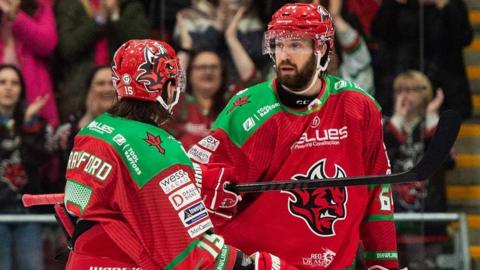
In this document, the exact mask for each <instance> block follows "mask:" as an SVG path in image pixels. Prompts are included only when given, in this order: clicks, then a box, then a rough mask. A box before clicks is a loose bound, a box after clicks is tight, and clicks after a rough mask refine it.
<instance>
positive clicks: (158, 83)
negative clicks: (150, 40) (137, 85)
mask: <svg viewBox="0 0 480 270" xmlns="http://www.w3.org/2000/svg"><path fill="white" fill-rule="evenodd" d="M155 47H157V49H158V53H155V52H154V51H153V50H152V48H150V47H146V48H145V62H144V63H143V64H142V65H140V66H139V67H138V71H140V74H139V75H138V76H137V81H139V82H141V83H143V84H144V86H145V89H146V90H147V91H152V92H153V91H161V90H162V87H163V83H164V82H163V78H162V77H161V76H162V74H163V73H162V72H161V70H160V69H161V68H162V65H161V61H160V58H165V59H168V54H167V50H166V49H165V48H164V47H163V46H162V45H160V44H156V45H155ZM166 68H167V69H168V70H170V71H172V70H174V67H173V66H172V65H170V64H167V66H166Z"/></svg>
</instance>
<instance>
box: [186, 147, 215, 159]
mask: <svg viewBox="0 0 480 270" xmlns="http://www.w3.org/2000/svg"><path fill="white" fill-rule="evenodd" d="M211 155H212V153H211V152H209V151H207V150H205V149H202V148H200V147H198V146H197V145H194V146H192V148H190V150H189V151H188V156H189V157H190V158H191V159H193V160H194V161H196V162H199V163H203V164H205V163H208V161H210V156H211Z"/></svg>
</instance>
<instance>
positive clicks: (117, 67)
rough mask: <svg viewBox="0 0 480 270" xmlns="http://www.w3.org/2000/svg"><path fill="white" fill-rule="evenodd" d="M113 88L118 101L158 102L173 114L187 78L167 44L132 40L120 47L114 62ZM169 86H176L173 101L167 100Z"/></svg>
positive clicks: (148, 40)
mask: <svg viewBox="0 0 480 270" xmlns="http://www.w3.org/2000/svg"><path fill="white" fill-rule="evenodd" d="M112 71H113V78H112V79H113V85H114V86H115V89H116V91H117V94H118V97H119V99H123V98H130V99H138V100H143V101H150V102H159V103H160V104H161V105H162V106H163V107H164V108H165V109H166V110H167V111H171V110H172V108H173V106H175V104H176V103H177V102H178V98H179V96H180V92H182V91H183V90H184V86H185V79H184V77H183V71H182V69H181V67H180V64H179V60H178V58H177V56H176V54H175V51H174V50H173V48H172V47H171V46H170V45H168V44H167V43H165V42H161V41H156V40H151V39H143V40H129V41H127V42H125V43H124V44H123V45H121V46H120V48H118V50H117V51H116V52H115V55H114V57H113V63H112ZM167 83H171V84H172V85H173V86H175V88H176V90H175V94H174V98H173V100H172V101H171V102H168V101H167V98H166V97H167V95H166V93H164V91H166V87H165V86H166V85H167Z"/></svg>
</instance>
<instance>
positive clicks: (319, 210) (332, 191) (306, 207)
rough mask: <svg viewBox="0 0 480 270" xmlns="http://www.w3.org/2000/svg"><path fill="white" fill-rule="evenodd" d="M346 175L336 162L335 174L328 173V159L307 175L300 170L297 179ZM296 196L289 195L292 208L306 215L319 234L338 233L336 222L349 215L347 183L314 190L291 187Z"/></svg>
mask: <svg viewBox="0 0 480 270" xmlns="http://www.w3.org/2000/svg"><path fill="white" fill-rule="evenodd" d="M340 177H346V174H345V171H344V170H343V169H342V168H341V167H340V166H338V165H337V164H335V174H334V175H333V176H331V177H330V176H327V173H326V159H322V160H320V161H318V162H317V163H315V164H314V165H313V166H312V167H310V169H308V172H307V174H306V175H303V174H297V175H294V176H293V179H294V180H302V179H326V178H340ZM288 193H290V194H291V195H292V196H293V197H290V198H289V199H288V210H289V211H290V213H291V214H292V215H294V216H296V217H299V218H302V219H303V220H304V221H305V222H306V223H307V225H308V226H309V228H310V229H311V230H312V231H313V232H314V233H315V234H316V235H318V236H324V237H325V236H334V235H335V229H334V225H335V222H336V221H338V220H343V219H345V217H346V216H347V210H346V208H345V205H346V202H347V199H348V192H347V189H346V188H345V187H331V188H317V189H312V190H292V191H288Z"/></svg>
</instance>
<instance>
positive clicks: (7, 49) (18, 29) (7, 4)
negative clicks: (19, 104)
mask: <svg viewBox="0 0 480 270" xmlns="http://www.w3.org/2000/svg"><path fill="white" fill-rule="evenodd" d="M51 2H52V1H51V0H1V1H0V11H1V13H2V16H1V27H2V34H1V36H0V63H4V64H12V65H16V66H18V67H19V68H20V69H21V70H22V73H23V75H24V78H25V87H26V88H25V91H26V93H25V94H26V99H27V102H28V104H30V103H32V102H33V101H34V100H36V99H37V97H40V96H45V95H48V96H50V98H49V99H48V100H47V104H45V106H44V107H43V109H42V111H41V115H42V116H43V117H44V118H45V119H47V121H48V122H49V123H50V124H51V125H52V126H57V125H58V123H59V119H58V112H57V105H56V103H55V98H54V94H53V83H52V78H51V74H50V67H49V57H50V56H51V55H52V54H53V51H54V49H55V46H56V45H57V31H56V28H55V18H54V16H53V11H52V3H51Z"/></svg>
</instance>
